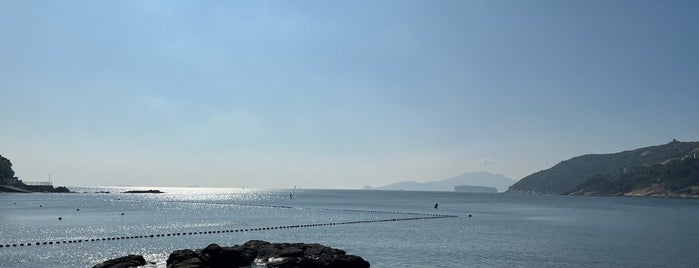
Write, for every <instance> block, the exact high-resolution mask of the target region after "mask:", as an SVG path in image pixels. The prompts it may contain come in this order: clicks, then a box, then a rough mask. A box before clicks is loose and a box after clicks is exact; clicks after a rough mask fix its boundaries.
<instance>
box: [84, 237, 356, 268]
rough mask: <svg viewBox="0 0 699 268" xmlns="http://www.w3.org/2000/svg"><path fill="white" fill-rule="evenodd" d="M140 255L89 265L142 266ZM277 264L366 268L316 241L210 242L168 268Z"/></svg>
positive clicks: (179, 254)
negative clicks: (223, 244) (229, 245)
mask: <svg viewBox="0 0 699 268" xmlns="http://www.w3.org/2000/svg"><path fill="white" fill-rule="evenodd" d="M145 264H146V261H145V260H144V259H143V256H140V255H129V256H125V257H121V258H116V259H112V260H108V261H105V262H103V263H100V264H97V265H95V266H93V268H122V267H137V266H142V265H145ZM251 265H254V267H258V266H264V267H279V268H366V267H369V266H370V265H369V262H367V261H365V260H364V259H362V257H359V256H355V255H347V254H346V253H345V251H344V250H340V249H335V248H331V247H326V246H323V245H320V244H304V243H269V242H266V241H261V240H250V241H248V242H246V243H245V244H242V245H236V246H232V247H221V246H219V245H217V244H211V245H209V246H207V247H206V248H204V249H197V250H191V249H183V250H176V251H173V252H172V253H170V256H169V257H168V259H167V267H168V268H205V267H249V266H251Z"/></svg>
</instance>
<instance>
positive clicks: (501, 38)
mask: <svg viewBox="0 0 699 268" xmlns="http://www.w3.org/2000/svg"><path fill="white" fill-rule="evenodd" d="M697 14H699V2H697V1H671V2H661V1H543V0H542V1H524V2H517V1H350V2H345V1H294V2H284V1H250V2H223V3H220V2H208V1H196V2H169V1H113V2H93V1H60V2H30V1H4V2H0V34H1V35H2V36H3V42H0V57H1V58H2V60H0V83H1V84H0V99H1V100H3V104H2V105H0V114H2V115H3V120H2V121H0V124H1V130H0V154H1V155H3V156H5V157H7V158H9V159H10V160H11V161H12V163H13V169H14V171H15V172H16V175H17V176H18V177H20V178H21V179H26V180H30V181H31V180H45V179H47V175H48V174H49V173H51V176H52V178H51V179H52V181H53V182H54V183H55V184H57V185H71V186H91V185H95V186H100V185H135V186H138V185H143V186H188V185H198V186H201V187H254V188H291V187H293V186H294V185H297V186H298V187H300V188H306V189H308V188H335V189H343V188H361V187H363V186H366V185H369V186H374V187H375V186H381V185H386V184H389V183H394V182H398V181H406V180H411V181H418V182H426V181H434V180H441V179H447V178H451V177H455V176H458V175H461V174H463V173H467V172H477V171H486V172H490V173H495V174H502V175H504V176H506V177H509V178H511V179H513V180H519V179H521V178H522V177H524V176H527V175H529V174H531V173H533V172H537V171H539V170H543V169H547V168H550V167H551V166H553V165H555V164H556V163H558V162H560V161H562V160H566V159H569V158H571V157H575V156H578V155H583V154H590V153H614V152H619V151H624V150H630V149H635V148H640V147H645V146H652V145H659V144H666V143H668V142H670V141H671V140H672V139H677V140H680V141H697V140H699V131H698V130H699V129H697V125H698V123H699V120H697V118H699V109H697V100H699V88H697V87H698V85H699V31H697V29H699V16H697Z"/></svg>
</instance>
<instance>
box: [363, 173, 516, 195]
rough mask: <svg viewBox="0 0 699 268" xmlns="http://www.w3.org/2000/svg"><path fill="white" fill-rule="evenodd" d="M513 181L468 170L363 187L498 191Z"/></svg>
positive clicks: (409, 189) (412, 189) (497, 175)
mask: <svg viewBox="0 0 699 268" xmlns="http://www.w3.org/2000/svg"><path fill="white" fill-rule="evenodd" d="M514 182H515V181H514V180H512V179H510V178H508V177H505V176H503V175H500V174H492V173H488V172H468V173H464V174H462V175H460V176H456V177H453V178H449V179H445V180H440V181H431V182H415V181H402V182H397V183H392V184H388V185H385V186H380V187H375V188H371V187H365V189H375V190H405V191H449V192H453V191H454V187H455V186H464V185H466V186H486V187H495V188H496V189H498V191H499V192H503V191H505V190H507V187H509V186H510V185H512V184H513V183H514Z"/></svg>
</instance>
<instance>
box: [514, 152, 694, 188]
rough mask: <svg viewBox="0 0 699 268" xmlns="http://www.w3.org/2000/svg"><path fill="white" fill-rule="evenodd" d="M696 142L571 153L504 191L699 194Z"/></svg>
mask: <svg viewBox="0 0 699 268" xmlns="http://www.w3.org/2000/svg"><path fill="white" fill-rule="evenodd" d="M697 159H699V142H680V141H677V140H673V141H672V142H670V143H668V144H664V145H658V146H650V147H644V148H639V149H634V150H630V151H624V152H619V153H612V154H589V155H583V156H578V157H574V158H571V159H569V160H566V161H563V162H560V163H558V164H557V165H555V166H553V167H551V168H550V169H547V170H542V171H539V172H536V173H534V174H531V175H529V176H526V177H524V178H523V179H521V180H520V181H518V182H517V183H515V184H514V185H512V186H511V187H510V188H509V189H508V190H507V192H508V193H546V194H570V195H619V196H655V197H699V179H698V178H697V177H698V176H699V165H697V163H696V160H697Z"/></svg>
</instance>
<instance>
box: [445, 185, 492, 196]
mask: <svg viewBox="0 0 699 268" xmlns="http://www.w3.org/2000/svg"><path fill="white" fill-rule="evenodd" d="M454 192H463V193H493V194H494V193H497V192H498V189H497V188H495V187H486V186H468V185H460V186H454Z"/></svg>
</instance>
